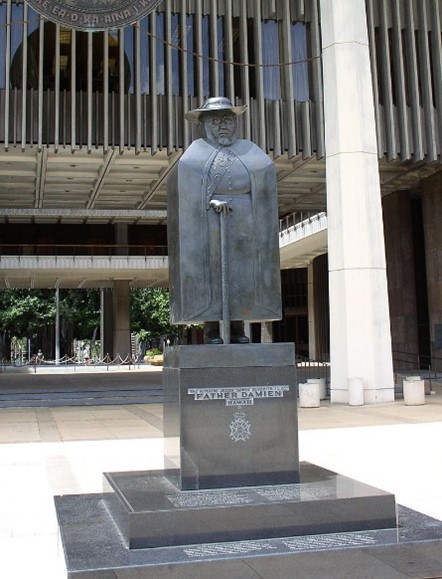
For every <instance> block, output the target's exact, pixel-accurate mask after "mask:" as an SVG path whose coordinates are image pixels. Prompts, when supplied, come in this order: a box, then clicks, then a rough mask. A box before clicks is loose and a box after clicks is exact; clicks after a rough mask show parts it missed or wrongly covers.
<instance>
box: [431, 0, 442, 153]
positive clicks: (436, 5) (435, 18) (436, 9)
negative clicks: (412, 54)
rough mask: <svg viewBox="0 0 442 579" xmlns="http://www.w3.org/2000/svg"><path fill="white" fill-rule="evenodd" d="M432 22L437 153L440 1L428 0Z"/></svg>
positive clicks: (441, 117)
mask: <svg viewBox="0 0 442 579" xmlns="http://www.w3.org/2000/svg"><path fill="white" fill-rule="evenodd" d="M430 10H431V12H430V18H431V22H432V34H431V45H432V55H433V78H434V93H435V100H436V103H435V104H436V109H437V111H438V132H439V154H440V153H441V149H442V41H441V30H442V25H441V14H440V1H439V0H430Z"/></svg>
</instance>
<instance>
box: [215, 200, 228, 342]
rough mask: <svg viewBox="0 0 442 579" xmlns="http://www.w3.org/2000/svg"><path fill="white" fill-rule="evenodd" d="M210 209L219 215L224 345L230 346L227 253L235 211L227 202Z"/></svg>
mask: <svg viewBox="0 0 442 579" xmlns="http://www.w3.org/2000/svg"><path fill="white" fill-rule="evenodd" d="M209 206H210V207H213V209H214V210H215V211H216V213H218V215H219V231H220V247H221V315H222V328H223V340H224V344H230V304H229V261H228V251H227V217H228V215H229V211H233V210H232V208H231V207H229V204H228V202H227V201H218V200H216V199H213V200H212V201H210V203H209Z"/></svg>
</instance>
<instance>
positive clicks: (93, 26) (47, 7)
mask: <svg viewBox="0 0 442 579" xmlns="http://www.w3.org/2000/svg"><path fill="white" fill-rule="evenodd" d="M161 2H162V0H28V4H29V5H30V6H31V7H32V8H33V9H34V10H36V11H37V12H38V13H39V14H41V15H42V16H44V17H45V18H47V19H48V20H52V21H53V22H57V23H58V24H61V25H62V26H66V27H68V28H75V29H77V30H84V31H94V30H108V29H115V28H122V27H123V26H126V25H127V24H131V23H133V22H135V21H136V20H139V19H140V18H142V17H143V16H145V15H146V14H149V12H152V11H153V10H154V9H155V8H156V7H157V6H158V5H159V4H161Z"/></svg>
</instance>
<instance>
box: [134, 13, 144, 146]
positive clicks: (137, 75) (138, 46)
mask: <svg viewBox="0 0 442 579" xmlns="http://www.w3.org/2000/svg"><path fill="white" fill-rule="evenodd" d="M140 25H141V23H140V21H139V20H138V21H137V23H136V26H135V27H134V34H135V51H134V52H135V54H134V59H135V83H134V84H135V154H136V155H138V154H139V153H140V152H141V130H142V127H141V125H142V115H141V62H140V61H141V30H140Z"/></svg>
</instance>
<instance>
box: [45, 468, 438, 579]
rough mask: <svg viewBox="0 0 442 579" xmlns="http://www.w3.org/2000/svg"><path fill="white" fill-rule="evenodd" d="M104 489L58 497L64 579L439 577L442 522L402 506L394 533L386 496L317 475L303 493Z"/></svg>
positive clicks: (145, 481) (133, 480)
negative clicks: (65, 567)
mask: <svg viewBox="0 0 442 579" xmlns="http://www.w3.org/2000/svg"><path fill="white" fill-rule="evenodd" d="M106 480H107V484H111V485H112V486H114V491H113V492H111V493H109V492H105V493H104V494H101V495H74V496H64V497H55V505H56V511H57V516H58V522H59V526H60V531H61V536H62V540H63V546H64V552H65V557H66V563H67V568H68V577H70V578H74V577H75V578H77V579H92V578H98V577H99V578H100V579H107V578H109V579H111V578H112V579H115V578H121V579H123V578H124V579H129V578H130V579H132V578H135V577H137V579H141V578H144V577H145V578H150V577H155V578H156V579H162V578H170V579H172V578H180V579H187V578H188V579H190V578H192V579H194V578H195V577H200V578H206V577H207V578H209V577H238V578H240V577H241V578H243V577H244V578H248V577H261V578H263V579H274V578H275V577H281V578H285V577H287V578H289V577H290V579H291V578H292V577H298V575H296V574H293V569H299V570H300V571H301V570H302V573H301V574H300V575H299V577H309V579H314V578H318V579H319V577H321V578H322V577H324V576H325V575H324V569H325V568H327V569H328V571H327V575H326V576H327V579H332V578H335V579H338V578H339V579H342V577H353V576H355V575H353V574H352V573H353V572H354V571H355V569H357V576H358V577H361V578H363V577H390V576H391V577H393V576H394V577H396V576H397V577H402V576H403V577H408V576H410V577H411V576H412V577H440V576H442V548H441V547H442V522H441V521H436V520H434V519H431V518H430V517H426V516H424V515H421V514H420V513H416V512H414V511H411V510H409V509H405V508H404V507H398V519H397V522H396V517H395V505H394V497H393V495H390V494H389V493H385V492H383V491H380V490H378V489H375V488H373V487H370V486H368V485H365V484H363V483H358V482H356V481H353V480H351V479H349V478H347V477H343V476H341V475H337V474H335V473H332V472H330V471H326V470H324V469H321V468H319V467H315V466H313V465H308V464H303V465H301V483H300V484H298V485H281V486H278V485H275V486H267V487H252V488H239V489H219V490H217V491H212V490H210V491H179V490H178V489H176V487H174V486H173V485H172V484H171V483H170V482H169V481H168V479H166V478H165V477H164V476H163V475H162V474H160V473H158V472H157V473H155V472H150V473H120V474H112V475H110V474H107V475H106ZM155 485H156V487H155ZM117 495H118V496H117ZM146 501H147V502H146ZM122 503H124V504H125V506H126V508H123V505H122ZM116 505H118V506H116ZM128 544H130V545H131V547H132V548H128ZM147 545H150V547H149V548H146V546H147ZM161 545H162V546H161ZM263 555H265V557H263ZM407 565H409V566H410V567H409V568H407ZM393 570H395V572H396V574H395V572H394V571H393ZM421 570H422V574H420V571H421ZM408 571H409V572H411V571H413V574H409V572H408ZM433 572H434V574H432V573H433ZM400 573H402V574H400Z"/></svg>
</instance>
